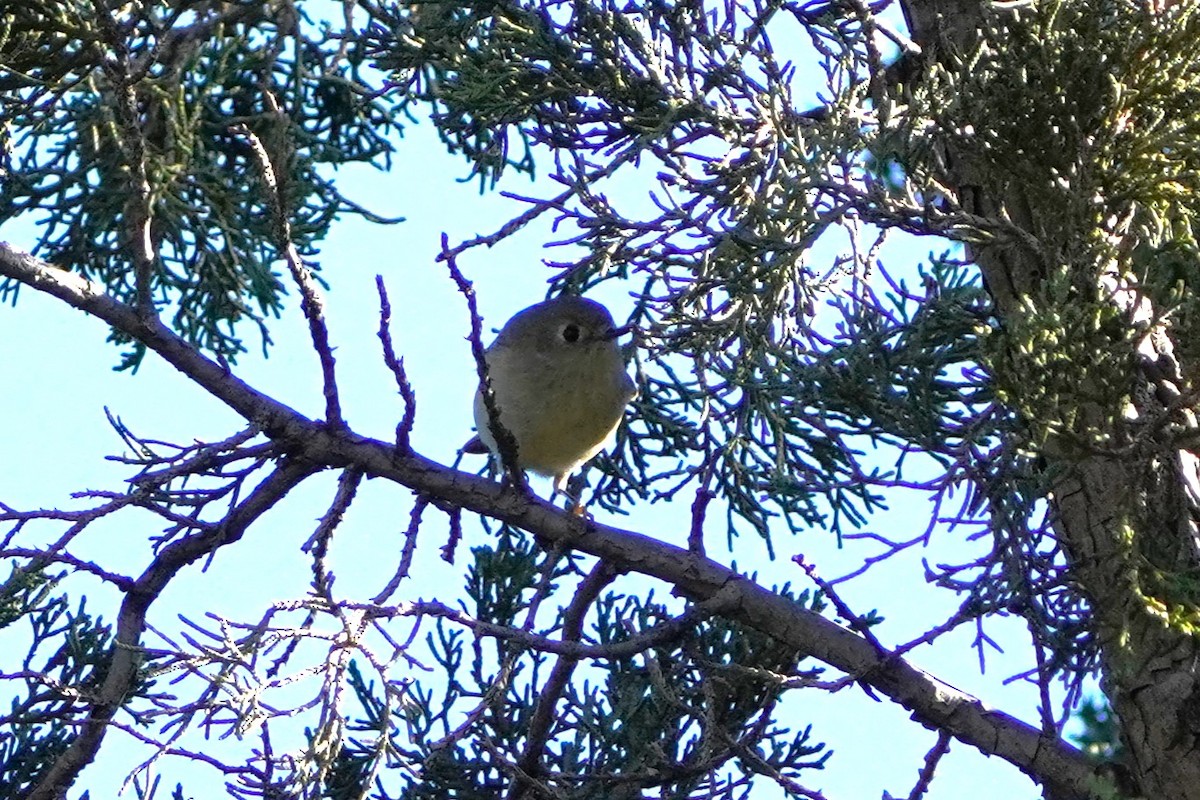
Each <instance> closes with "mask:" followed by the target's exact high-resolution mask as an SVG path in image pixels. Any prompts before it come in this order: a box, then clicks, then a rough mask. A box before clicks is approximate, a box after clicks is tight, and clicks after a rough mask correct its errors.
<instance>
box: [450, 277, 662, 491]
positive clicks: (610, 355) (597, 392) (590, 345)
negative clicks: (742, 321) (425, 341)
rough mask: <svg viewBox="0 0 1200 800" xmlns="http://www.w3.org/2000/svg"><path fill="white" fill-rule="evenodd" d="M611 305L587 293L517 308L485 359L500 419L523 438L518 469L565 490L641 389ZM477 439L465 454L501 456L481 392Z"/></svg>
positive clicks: (624, 330) (477, 399) (614, 429)
mask: <svg viewBox="0 0 1200 800" xmlns="http://www.w3.org/2000/svg"><path fill="white" fill-rule="evenodd" d="M628 330H629V329H628V328H627V327H624V328H618V327H616V326H615V325H614V324H613V318H612V315H611V314H609V313H608V309H606V308H605V307H604V306H602V305H600V304H599V303H597V302H595V301H593V300H588V299H586V298H583V297H557V298H555V299H553V300H547V301H545V302H543V303H538V304H537V305H533V306H530V307H529V308H527V309H525V310H524V311H520V312H518V313H517V314H516V315H515V316H513V318H512V319H510V320H509V321H508V322H507V323H505V325H504V328H503V329H501V331H500V335H499V336H497V337H496V341H494V342H492V345H491V347H489V348H488V349H487V352H486V353H485V357H486V360H487V365H488V377H489V378H490V379H491V382H492V391H493V392H494V393H495V395H496V407H497V411H498V413H499V417H500V422H501V423H502V424H503V425H504V427H505V428H507V429H508V431H509V432H510V433H511V434H512V435H513V438H514V439H516V442H517V453H516V456H517V466H519V467H520V468H521V469H523V470H529V471H531V472H536V473H538V474H539V475H546V476H549V477H552V478H553V479H554V488H555V490H557V491H561V492H564V493H565V491H566V484H567V478H568V477H569V476H570V474H571V473H572V472H574V471H575V470H576V469H578V468H579V467H581V466H583V464H584V463H585V462H586V461H588V460H589V459H590V458H592V457H593V456H594V455H596V454H597V453H599V452H600V451H601V450H602V449H603V448H604V447H605V445H607V444H608V443H609V441H610V440H611V439H612V437H613V435H614V434H615V433H616V432H617V427H618V426H619V425H620V424H621V417H622V416H623V415H624V413H625V406H626V405H628V403H629V401H630V400H632V399H633V398H635V397H637V393H638V392H637V387H636V386H634V383H633V381H632V380H631V379H630V377H629V375H628V374H626V372H625V363H624V361H623V360H622V358H621V349H620V347H618V345H617V338H618V337H619V336H621V335H623V334H625V333H627V332H628ZM475 427H476V428H477V429H478V430H479V436H478V438H477V439H473V440H472V441H470V442H468V443H467V445H466V447H465V448H464V450H465V451H466V452H474V453H479V452H484V448H485V447H486V448H487V450H490V451H491V452H492V454H493V455H495V456H496V458H497V460H499V459H500V451H499V447H498V446H497V444H496V437H495V435H493V433H492V430H491V425H490V424H489V419H488V411H487V406H486V405H485V404H484V401H483V392H482V391H476V393H475Z"/></svg>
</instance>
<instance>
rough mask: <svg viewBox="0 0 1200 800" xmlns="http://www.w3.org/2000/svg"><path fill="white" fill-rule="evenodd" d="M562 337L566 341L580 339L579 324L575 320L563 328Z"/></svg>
mask: <svg viewBox="0 0 1200 800" xmlns="http://www.w3.org/2000/svg"><path fill="white" fill-rule="evenodd" d="M562 338H563V341H564V342H578V341H579V326H578V325H576V324H575V323H574V322H572V323H571V324H569V325H567V326H566V327H565V328H563V329H562Z"/></svg>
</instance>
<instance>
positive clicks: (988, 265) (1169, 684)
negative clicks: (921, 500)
mask: <svg viewBox="0 0 1200 800" xmlns="http://www.w3.org/2000/svg"><path fill="white" fill-rule="evenodd" d="M987 7H988V4H987V3H985V2H977V0H904V2H903V8H904V12H905V15H906V18H907V21H908V24H909V29H910V33H911V36H912V38H913V41H914V42H915V43H916V44H918V45H919V46H920V47H921V48H922V50H923V56H922V58H923V59H928V60H927V61H926V62H925V63H932V62H933V61H934V60H940V61H942V62H943V63H950V61H951V60H953V59H954V58H955V57H956V56H959V55H966V54H969V53H970V52H971V51H972V50H973V47H974V44H975V43H976V39H977V37H978V33H977V32H978V31H979V29H980V24H981V22H982V21H983V19H984V14H985V13H989V12H988V10H987ZM992 13H994V12H992ZM955 155H956V154H955V153H954V152H953V151H952V148H951V151H950V152H948V153H947V156H948V157H947V159H946V163H947V164H948V166H947V169H946V172H947V174H946V175H945V176H944V178H945V180H946V185H947V186H951V187H953V188H954V190H955V191H956V192H957V194H958V201H959V202H960V203H961V205H962V207H963V209H964V210H965V211H967V212H969V213H971V214H975V215H979V216H980V217H985V218H989V219H996V218H998V217H1000V216H1001V215H1004V216H1007V218H1008V219H1009V220H1011V221H1012V222H1015V223H1016V224H1017V225H1018V226H1019V227H1021V228H1022V229H1024V230H1025V231H1028V232H1029V233H1031V234H1033V235H1034V236H1039V235H1041V234H1042V232H1043V231H1044V230H1045V226H1046V225H1047V224H1055V221H1056V220H1059V219H1062V218H1063V216H1064V215H1062V213H1061V209H1054V208H1039V207H1037V201H1036V200H1033V199H1031V198H1030V196H1029V195H1028V194H1027V193H1025V192H1022V191H1020V190H1019V189H1013V188H1012V186H1011V184H1008V185H1007V186H1004V187H1000V186H998V185H989V182H988V180H987V178H986V177H984V175H985V171H984V170H982V169H976V168H975V165H973V164H972V163H971V161H970V159H969V158H968V159H962V158H956V157H955ZM1049 180H1050V176H1047V181H1049ZM1062 224H1069V222H1068V221H1065V220H1064V221H1063V222H1062ZM1077 233H1078V232H1077ZM1067 235H1068V236H1069V235H1071V232H1067ZM1113 244H1114V252H1122V251H1123V250H1124V252H1127V251H1128V248H1124V249H1123V248H1122V247H1121V243H1120V242H1113ZM970 254H971V258H972V259H973V261H974V262H975V263H976V264H977V265H978V266H979V268H980V270H981V272H982V274H983V278H984V281H985V284H986V286H987V288H988V291H989V292H990V294H991V296H992V298H993V300H994V303H995V312H996V314H997V316H998V317H999V319H1000V320H1001V322H1002V324H1003V323H1006V322H1009V321H1015V320H1016V319H1017V318H1018V317H1019V316H1020V315H1022V314H1024V313H1025V307H1024V306H1023V305H1022V300H1023V298H1026V297H1028V296H1030V295H1031V294H1035V293H1036V292H1037V290H1038V289H1039V286H1040V284H1041V282H1042V281H1043V276H1044V274H1045V264H1044V263H1043V262H1041V261H1040V260H1039V259H1037V258H1036V257H1035V256H1034V255H1033V254H1032V253H1031V252H1027V251H1025V250H1023V249H1022V248H1020V247H1017V246H1005V245H1002V244H998V245H990V246H989V245H984V246H976V247H973V248H972V249H971V253H970ZM1117 267H1118V265H1117V264H1115V263H1114V264H1109V265H1104V264H1101V265H1097V266H1096V268H1095V273H1094V275H1095V276H1098V278H1095V279H1097V280H1098V281H1099V283H1100V285H1101V286H1102V287H1103V288H1104V289H1106V290H1107V291H1106V292H1105V293H1104V294H1105V296H1106V297H1108V298H1109V302H1112V303H1115V304H1116V306H1117V308H1119V310H1120V312H1121V313H1122V314H1123V315H1124V317H1125V318H1126V319H1127V320H1130V321H1133V322H1145V323H1146V328H1147V331H1148V332H1147V333H1146V335H1145V336H1144V337H1143V339H1142V340H1141V341H1139V342H1138V343H1137V355H1136V357H1135V359H1134V363H1135V365H1136V367H1137V369H1136V370H1135V373H1136V374H1135V375H1134V376H1133V379H1132V380H1133V383H1132V385H1133V387H1134V389H1133V390H1132V391H1131V395H1132V396H1133V397H1134V402H1133V403H1132V406H1133V407H1132V408H1128V409H1125V415H1126V418H1127V419H1129V418H1134V417H1136V418H1141V419H1145V418H1146V415H1148V414H1155V413H1158V414H1163V413H1164V409H1167V408H1168V405H1169V403H1170V400H1171V399H1175V398H1178V397H1180V395H1181V392H1185V391H1186V387H1183V388H1181V386H1182V384H1184V383H1185V382H1184V381H1183V379H1182V378H1181V377H1180V374H1179V373H1180V372H1181V371H1182V372H1183V374H1188V373H1187V369H1188V366H1189V365H1183V368H1182V370H1181V369H1180V368H1179V366H1178V365H1177V361H1176V354H1175V353H1174V352H1173V348H1172V342H1171V339H1170V336H1169V335H1167V333H1166V331H1165V330H1164V329H1163V328H1161V326H1160V323H1158V322H1154V321H1153V320H1155V319H1156V317H1155V316H1154V309H1153V308H1152V307H1151V306H1150V301H1149V300H1148V299H1146V298H1145V297H1144V296H1141V295H1139V294H1136V293H1135V292H1134V291H1132V290H1131V289H1130V288H1129V287H1128V286H1127V285H1125V284H1123V282H1122V281H1123V279H1122V277H1121V272H1120V270H1119V269H1118V268H1117ZM1027 380H1037V378H1036V376H1030V377H1028V378H1027ZM1081 395H1082V393H1081ZM1180 405H1183V404H1180ZM1187 405H1190V404H1187ZM1072 410H1073V411H1074V412H1075V414H1076V420H1077V424H1078V425H1081V426H1084V429H1085V430H1091V431H1096V432H1102V431H1107V430H1109V429H1111V428H1112V427H1113V422H1112V418H1113V414H1112V410H1111V409H1105V408H1102V407H1100V405H1098V404H1094V403H1093V404H1089V403H1087V402H1081V403H1080V405H1079V407H1077V408H1074V409H1072ZM1183 413H1185V414H1187V412H1186V410H1185V411H1184V412H1183ZM1188 419H1189V423H1190V424H1191V425H1194V419H1193V418H1192V417H1191V416H1190V414H1189V415H1188ZM1118 449H1119V448H1116V447H1114V448H1112V449H1111V450H1109V451H1108V452H1092V453H1083V454H1080V453H1079V452H1078V451H1074V452H1072V451H1070V450H1069V449H1068V448H1062V447H1059V446H1056V444H1055V443H1054V440H1053V439H1050V440H1048V443H1047V444H1046V445H1045V446H1044V448H1043V450H1042V454H1043V455H1044V456H1045V458H1046V461H1047V464H1048V469H1049V470H1050V473H1049V474H1053V475H1058V476H1060V477H1057V478H1055V479H1054V481H1053V485H1052V494H1051V498H1050V501H1051V503H1052V508H1053V511H1054V513H1055V515H1056V517H1055V531H1056V534H1057V536H1058V537H1059V539H1060V541H1061V544H1062V546H1063V548H1064V551H1065V552H1066V553H1067V556H1068V559H1069V562H1070V567H1071V575H1072V577H1073V579H1074V580H1075V581H1076V582H1077V583H1078V585H1079V586H1080V587H1081V589H1082V590H1083V592H1084V593H1085V594H1086V596H1087V597H1088V599H1089V601H1090V603H1091V607H1092V612H1093V614H1094V616H1095V627H1096V630H1097V631H1098V635H1099V637H1100V640H1099V642H1100V648H1101V661H1102V665H1103V673H1104V674H1103V687H1104V690H1105V692H1106V694H1107V695H1108V697H1109V699H1110V701H1111V703H1112V705H1113V708H1114V710H1115V712H1116V714H1117V716H1118V718H1119V726H1120V730H1121V735H1122V743H1123V745H1124V747H1125V753H1126V755H1125V761H1126V763H1125V764H1124V765H1122V766H1120V767H1118V771H1119V772H1121V773H1124V772H1125V771H1127V772H1128V775H1127V776H1124V777H1127V778H1128V779H1129V782H1130V784H1131V786H1130V787H1129V788H1132V789H1133V790H1134V792H1135V793H1136V794H1137V795H1138V796H1141V797H1146V798H1154V800H1184V799H1185V798H1188V799H1192V798H1200V753H1198V752H1197V750H1198V747H1200V742H1198V739H1197V733H1198V732H1200V693H1198V687H1197V672H1196V666H1197V663H1198V659H1200V648H1198V647H1197V640H1196V638H1195V637H1194V636H1192V635H1190V630H1192V629H1193V625H1194V623H1190V622H1188V621H1187V620H1185V621H1182V622H1181V621H1180V620H1179V619H1178V616H1177V615H1173V612H1176V611H1178V609H1176V608H1172V607H1170V604H1169V603H1168V604H1164V603H1162V602H1160V599H1159V598H1155V597H1149V596H1147V594H1146V593H1145V592H1144V591H1143V588H1142V586H1141V584H1140V583H1139V580H1138V578H1139V570H1145V571H1147V572H1149V571H1153V570H1161V571H1164V572H1167V573H1169V574H1173V575H1191V574H1194V572H1195V570H1196V568H1197V566H1198V559H1197V545H1196V542H1197V518H1198V516H1200V514H1198V510H1200V503H1198V498H1200V489H1198V486H1200V477H1198V476H1200V469H1198V464H1197V458H1196V457H1195V456H1194V455H1193V454H1192V453H1191V452H1188V451H1187V450H1184V449H1176V448H1171V449H1170V450H1168V451H1164V450H1163V449H1161V448H1157V449H1155V450H1154V451H1153V452H1146V450H1149V449H1150V448H1138V447H1129V448H1123V449H1120V451H1119V452H1116V451H1117V450H1118ZM1136 537H1141V538H1140V540H1141V541H1143V542H1152V543H1153V544H1152V546H1153V548H1154V551H1155V556H1156V557H1155V558H1154V559H1153V561H1152V562H1150V563H1148V562H1147V560H1146V559H1145V558H1144V557H1143V556H1144V553H1139V552H1135V550H1134V548H1133V547H1131V541H1133V540H1134V539H1135V538H1136ZM1192 608H1194V606H1193V607H1192ZM1189 613H1190V614H1191V615H1192V618H1193V619H1194V612H1191V611H1190V609H1189Z"/></svg>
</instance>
